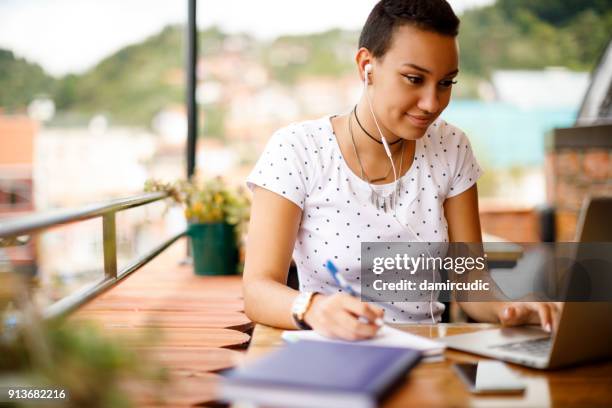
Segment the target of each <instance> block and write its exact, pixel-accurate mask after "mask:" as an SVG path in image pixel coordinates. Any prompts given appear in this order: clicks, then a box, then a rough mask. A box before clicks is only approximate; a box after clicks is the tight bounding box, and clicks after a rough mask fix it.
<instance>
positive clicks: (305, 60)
mask: <svg viewBox="0 0 612 408" xmlns="http://www.w3.org/2000/svg"><path fill="white" fill-rule="evenodd" d="M461 20H462V22H461V29H460V36H459V42H460V48H461V71H462V73H461V76H460V79H461V85H462V86H461V87H459V88H457V91H458V92H457V93H456V96H458V97H474V96H475V95H476V93H475V91H474V89H475V84H476V82H477V81H478V80H479V79H482V78H487V77H488V76H489V75H490V73H491V72H492V71H493V70H495V69H541V68H544V67H547V66H566V67H569V68H570V69H575V70H583V71H584V70H586V71H589V70H591V69H593V67H594V65H595V64H596V62H597V58H598V57H599V55H600V54H601V52H602V51H603V49H604V47H605V45H606V44H607V42H608V40H609V35H610V33H612V0H537V1H533V0H498V2H497V3H496V4H494V5H491V6H488V7H484V8H477V9H472V10H468V11H466V12H465V13H464V14H463V15H462V16H461ZM184 34H185V30H184V27H182V26H168V27H166V28H165V29H163V30H162V31H161V32H160V33H158V34H156V35H154V36H151V37H149V38H148V39H146V40H145V41H143V42H141V43H139V44H133V45H130V46H128V47H125V48H123V49H122V50H120V51H118V52H116V53H115V54H113V55H110V56H108V57H107V58H105V59H104V60H102V61H101V62H100V63H98V64H97V65H96V66H95V67H93V68H91V69H90V70H89V71H87V72H85V73H84V74H81V75H67V76H65V77H63V78H60V79H55V78H53V77H51V76H49V75H47V74H46V73H45V72H44V71H43V70H42V69H41V67H40V66H38V65H36V64H32V63H29V62H27V61H25V60H23V59H20V58H16V57H15V56H14V55H13V53H12V52H11V51H7V50H0V107H3V108H4V109H8V110H13V109H20V108H21V109H23V107H24V106H26V105H27V104H28V103H29V102H30V101H31V100H32V98H34V97H36V96H37V95H39V94H47V95H50V96H51V97H52V98H53V99H54V100H55V103H56V105H57V109H58V120H60V118H62V117H64V118H65V117H79V116H81V117H85V118H87V117H89V116H90V115H91V114H92V113H94V112H104V113H106V114H108V115H109V116H110V117H111V120H112V121H113V123H115V124H117V123H125V124H138V125H144V126H148V125H149V124H150V121H151V118H152V117H153V115H154V114H155V113H156V112H158V111H159V110H160V109H162V108H164V107H165V106H168V105H169V104H175V103H176V104H182V103H183V102H184V61H185V44H184V41H185V35H184ZM241 38H242V40H243V49H242V53H243V54H242V55H245V53H246V57H247V58H249V59H254V60H258V61H260V62H261V63H262V64H263V65H264V67H265V68H266V69H267V70H268V71H269V72H270V76H271V78H272V79H273V80H275V81H278V82H281V83H283V84H285V85H288V86H290V85H292V84H293V83H295V82H296V81H297V80H298V79H299V78H303V77H315V76H328V77H336V76H338V75H340V74H342V73H345V72H349V71H351V70H354V65H353V64H354V62H353V57H354V53H355V51H356V46H357V38H358V33H357V32H349V31H342V30H330V31H327V32H323V33H317V34H310V35H299V36H283V37H279V38H277V39H275V40H273V41H271V42H258V41H256V40H254V39H253V38H250V37H248V36H242V37H241ZM226 39H227V35H226V34H225V33H223V32H222V31H220V30H219V29H217V28H210V29H207V30H205V31H202V32H201V33H200V35H199V44H200V56H201V57H202V58H204V64H206V58H211V57H213V56H215V55H218V54H220V53H224V52H227V50H228V49H227V44H226V43H227V42H226V41H224V40H226ZM244 44H246V46H245V45H244ZM230 48H231V47H230ZM224 109H225V107H223V106H215V107H210V106H207V107H203V110H205V111H206V113H208V114H209V115H208V117H209V118H210V117H219V118H221V119H219V120H221V121H222V116H223V115H222V114H221V113H222V112H223V110H224ZM209 111H210V112H209ZM215 112H216V113H215ZM220 112H221V113H220ZM215 115H216V116H215ZM218 125H219V126H216V127H217V128H219V129H222V124H218ZM213 133H215V132H213Z"/></svg>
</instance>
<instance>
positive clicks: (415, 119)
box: [406, 113, 432, 128]
mask: <svg viewBox="0 0 612 408" xmlns="http://www.w3.org/2000/svg"><path fill="white" fill-rule="evenodd" d="M406 116H408V119H410V122H411V123H412V124H413V125H414V126H416V127H418V128H426V127H428V126H429V125H430V124H431V121H432V118H431V117H425V118H424V117H419V116H413V115H411V114H409V113H407V114H406Z"/></svg>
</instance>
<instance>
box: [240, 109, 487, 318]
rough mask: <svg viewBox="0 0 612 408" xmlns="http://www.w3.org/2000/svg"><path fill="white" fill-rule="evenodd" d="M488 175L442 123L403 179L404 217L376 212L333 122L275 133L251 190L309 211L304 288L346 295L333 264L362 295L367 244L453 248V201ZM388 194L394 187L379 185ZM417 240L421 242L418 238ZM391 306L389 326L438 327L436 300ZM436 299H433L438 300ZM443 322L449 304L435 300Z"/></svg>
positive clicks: (302, 245)
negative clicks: (449, 204) (330, 267)
mask: <svg viewBox="0 0 612 408" xmlns="http://www.w3.org/2000/svg"><path fill="white" fill-rule="evenodd" d="M480 175H481V168H480V166H479V165H478V163H477V161H476V159H475V157H474V155H473V153H472V149H471V146H470V142H469V140H468V138H467V137H466V136H465V134H464V133H463V132H462V131H461V130H459V129H458V128H456V127H454V126H452V125H450V124H448V123H446V122H445V121H444V120H442V119H441V118H438V119H437V120H436V121H435V122H434V123H432V124H431V125H430V127H429V128H428V129H427V131H426V133H425V134H424V136H423V137H422V138H421V139H419V140H417V141H416V145H415V155H414V161H413V163H412V166H411V167H410V169H409V170H408V171H407V172H406V173H405V174H404V175H403V176H402V177H401V179H400V180H401V183H400V184H401V191H400V194H399V198H398V204H397V216H398V219H399V221H400V222H401V223H403V224H404V225H406V224H407V225H409V227H403V226H402V225H400V223H399V222H397V220H396V219H394V217H393V212H392V211H389V212H388V213H385V212H384V211H382V210H381V209H377V208H376V207H375V206H374V205H373V204H372V203H371V200H370V195H371V190H370V187H369V186H368V183H367V182H366V181H364V180H362V179H361V178H359V176H358V175H356V174H355V173H353V172H352V170H351V169H350V168H349V167H348V165H347V164H346V161H345V160H344V158H343V156H342V152H341V151H340V147H339V146H338V143H337V140H336V136H335V134H334V132H333V128H332V125H331V122H330V116H325V117H323V118H320V119H317V120H311V121H305V122H301V123H295V124H292V125H289V126H287V127H285V128H282V129H280V130H278V131H277V132H275V133H274V135H273V136H272V138H271V139H270V141H269V142H268V144H267V146H266V148H265V150H264V152H263V154H262V156H261V157H260V158H259V160H258V162H257V164H256V165H255V167H254V169H253V171H252V172H251V174H250V175H249V176H248V178H247V185H248V187H249V188H251V189H252V188H253V187H254V185H257V186H260V187H262V188H265V189H267V190H270V191H272V192H274V193H276V194H279V195H280V196H282V197H284V198H286V199H287V200H290V201H291V202H293V203H294V204H295V205H297V206H299V207H300V208H301V209H302V220H301V224H300V228H299V231H298V235H297V238H296V243H295V247H294V250H293V260H294V261H295V263H296V265H297V270H298V277H299V281H300V290H301V291H309V292H320V293H325V294H331V293H335V292H338V291H339V288H338V287H337V286H336V285H335V283H334V281H333V279H332V278H331V276H330V275H329V273H328V272H327V270H326V268H325V264H326V262H327V260H328V259H329V260H332V261H333V262H334V263H335V265H336V266H337V267H338V269H339V270H340V271H341V272H342V275H343V276H344V277H345V278H346V279H347V281H348V282H349V283H350V284H352V286H353V287H354V288H356V289H359V288H360V270H361V243H362V242H378V241H380V242H418V241H419V240H422V241H425V242H447V241H448V226H447V223H446V219H445V217H444V210H443V207H442V206H443V204H444V200H445V199H446V198H449V197H452V196H455V195H458V194H460V193H462V192H464V191H465V190H467V189H468V188H470V187H471V186H472V185H474V183H476V180H478V178H479V177H480ZM373 187H374V188H375V189H376V190H377V191H379V192H381V193H382V194H383V195H385V194H388V193H390V192H391V191H392V190H393V183H390V184H382V185H376V186H373ZM413 233H414V234H416V235H417V236H415V235H414V234H413ZM419 296H420V297H419V298H418V299H411V300H412V301H411V302H394V304H393V306H392V307H387V306H388V305H387V304H385V303H382V304H380V306H382V307H386V309H387V310H386V311H385V319H386V320H387V321H390V322H415V323H417V322H431V315H430V304H429V302H430V296H431V294H430V293H429V292H428V293H421V294H419ZM435 300H436V298H435V297H434V301H435ZM432 309H433V313H434V316H435V318H436V319H439V317H440V315H441V313H442V312H443V310H444V305H443V304H441V303H439V302H437V301H435V302H434V303H433V307H432Z"/></svg>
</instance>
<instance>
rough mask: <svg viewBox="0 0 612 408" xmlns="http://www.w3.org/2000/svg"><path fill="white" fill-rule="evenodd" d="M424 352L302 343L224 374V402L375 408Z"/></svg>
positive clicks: (280, 405)
mask: <svg viewBox="0 0 612 408" xmlns="http://www.w3.org/2000/svg"><path fill="white" fill-rule="evenodd" d="M420 358H421V352H420V351H417V350H413V349H408V348H398V347H379V346H375V345H360V344H358V343H339V342H325V341H308V340H301V341H297V342H294V343H290V344H288V345H287V346H286V347H283V348H281V349H279V350H278V351H275V352H272V353H271V354H268V355H266V356H264V357H263V358H261V359H259V360H257V361H255V362H253V363H252V364H247V365H245V366H241V367H238V368H235V369H233V370H230V371H228V372H226V373H225V375H224V377H225V378H224V380H223V381H222V384H221V389H220V399H222V400H225V401H228V402H247V403H254V404H257V405H263V406H276V407H336V408H344V407H346V408H360V407H364V408H365V407H368V408H369V407H376V406H377V405H378V403H379V401H380V400H381V399H382V398H383V397H384V396H385V395H386V394H387V393H388V392H389V391H390V390H391V389H392V388H393V386H394V385H395V384H397V383H398V382H401V381H402V380H403V379H404V378H405V376H406V374H407V373H408V371H410V369H411V368H412V367H413V366H414V365H415V364H417V363H418V361H419V360H420Z"/></svg>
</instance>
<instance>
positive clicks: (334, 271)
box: [326, 260, 384, 326]
mask: <svg viewBox="0 0 612 408" xmlns="http://www.w3.org/2000/svg"><path fill="white" fill-rule="evenodd" d="M326 267H327V270H328V271H329V274H330V275H331V276H332V278H333V279H334V281H335V282H336V284H337V285H338V286H339V287H340V288H341V289H342V290H344V291H345V292H347V293H348V294H349V295H351V296H355V297H359V293H357V292H356V291H355V289H353V288H352V287H351V285H349V283H348V282H347V281H346V279H344V276H342V275H341V274H340V271H338V268H336V265H334V263H333V262H332V261H329V260H328V261H327V264H326ZM359 320H362V321H364V323H369V322H368V321H367V320H365V318H363V317H360V318H359ZM374 324H376V325H377V326H382V325H383V324H384V322H383V320H382V319H381V318H378V319H376V321H375V322H374Z"/></svg>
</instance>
